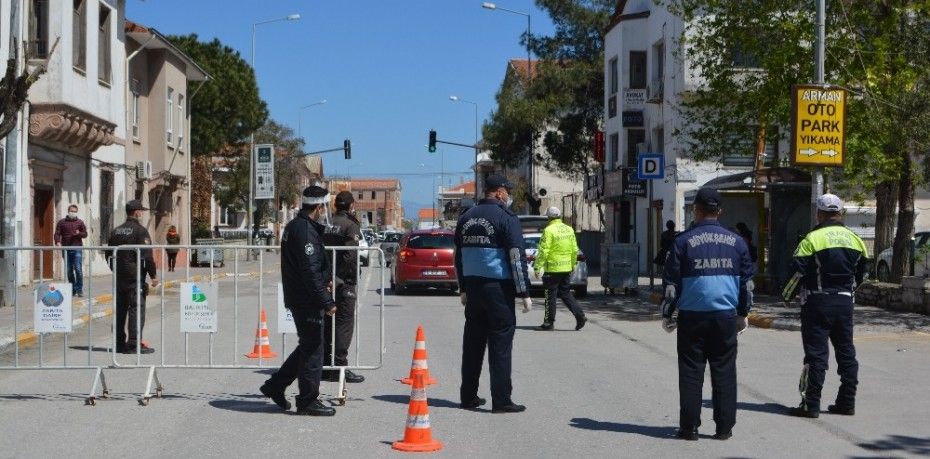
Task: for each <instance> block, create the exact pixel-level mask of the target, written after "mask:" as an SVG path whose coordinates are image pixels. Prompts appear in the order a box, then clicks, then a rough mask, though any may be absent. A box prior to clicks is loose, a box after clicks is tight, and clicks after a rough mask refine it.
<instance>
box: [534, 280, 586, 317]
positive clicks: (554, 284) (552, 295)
mask: <svg viewBox="0 0 930 459" xmlns="http://www.w3.org/2000/svg"><path fill="white" fill-rule="evenodd" d="M571 277H572V273H571V272H567V273H545V274H543V278H542V280H543V288H544V289H546V311H545V315H544V316H543V323H545V324H553V323H555V303H556V302H557V301H558V300H559V299H560V298H561V299H562V301H564V302H565V306H567V307H568V310H569V311H571V312H572V315H574V316H575V318H576V319H577V318H579V317H582V316H584V311H582V310H581V305H580V304H578V301H576V300H575V297H574V296H573V295H572V284H571Z"/></svg>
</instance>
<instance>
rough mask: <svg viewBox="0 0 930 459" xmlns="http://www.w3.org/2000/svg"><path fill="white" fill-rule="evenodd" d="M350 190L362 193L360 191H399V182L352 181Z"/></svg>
mask: <svg viewBox="0 0 930 459" xmlns="http://www.w3.org/2000/svg"><path fill="white" fill-rule="evenodd" d="M351 182H352V190H353V191H362V190H384V189H392V190H393V189H399V188H400V180H398V179H368V178H362V179H352V180H351Z"/></svg>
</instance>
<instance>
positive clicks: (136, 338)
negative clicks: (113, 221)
mask: <svg viewBox="0 0 930 459" xmlns="http://www.w3.org/2000/svg"><path fill="white" fill-rule="evenodd" d="M146 210H148V209H146V208H145V206H143V205H142V202H141V201H139V200H132V201H129V202H127V203H126V222H125V223H123V224H122V225H120V226H117V227H116V228H113V231H111V232H110V239H109V240H108V241H107V244H108V245H110V246H119V245H149V244H151V243H152V238H151V237H150V236H149V232H148V230H147V229H145V227H144V226H142V224H141V223H140V222H139V220H140V219H141V218H142V212H144V211H146ZM112 255H113V252H112V251H107V252H106V258H107V262H108V263H109V264H110V269H114V270H115V271H116V352H120V353H123V354H135V353H136V348H137V347H138V349H139V352H140V353H142V354H151V353H153V352H155V349H152V348H151V347H148V346H147V345H145V344H144V343H142V342H141V339H142V327H144V326H145V297H146V296H147V295H148V293H149V286H148V284H146V283H145V276H146V274H147V275H148V276H149V277H150V278H151V279H152V287H156V286H158V274H157V272H156V270H155V259H154V258H153V257H152V249H142V250H140V251H139V253H138V255H137V254H136V250H133V249H126V250H120V251H117V252H116V260H113V256H112ZM114 262H115V266H114ZM140 263H141V266H140ZM137 272H138V273H139V274H138V275H137ZM137 276H138V277H137ZM137 293H141V296H139V297H138V298H137V297H136V295H137ZM137 315H138V322H139V328H138V329H136V320H137ZM127 319H128V322H129V327H128V328H129V337H128V339H127V336H126V328H127V324H126V322H127Z"/></svg>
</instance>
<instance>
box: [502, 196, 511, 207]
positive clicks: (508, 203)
mask: <svg viewBox="0 0 930 459" xmlns="http://www.w3.org/2000/svg"><path fill="white" fill-rule="evenodd" d="M511 204H513V198H512V197H510V196H507V201H505V202H504V205H505V206H507V207H510V205H511Z"/></svg>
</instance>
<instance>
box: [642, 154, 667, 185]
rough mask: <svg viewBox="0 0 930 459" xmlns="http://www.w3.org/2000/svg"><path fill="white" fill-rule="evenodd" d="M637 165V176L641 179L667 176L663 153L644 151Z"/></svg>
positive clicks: (659, 178)
mask: <svg viewBox="0 0 930 459" xmlns="http://www.w3.org/2000/svg"><path fill="white" fill-rule="evenodd" d="M636 165H637V167H636V178H638V179H640V180H657V179H658V180H661V179H664V178H665V155H663V154H662V153H642V154H640V155H639V157H638V158H637V161H636Z"/></svg>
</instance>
